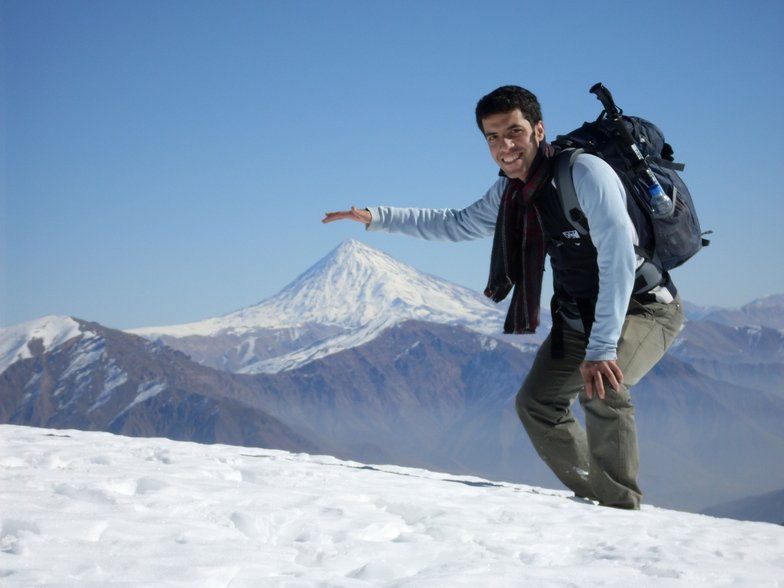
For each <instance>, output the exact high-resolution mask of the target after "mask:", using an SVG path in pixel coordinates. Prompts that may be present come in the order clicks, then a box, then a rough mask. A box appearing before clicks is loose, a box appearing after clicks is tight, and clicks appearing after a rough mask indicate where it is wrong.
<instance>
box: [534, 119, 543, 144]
mask: <svg viewBox="0 0 784 588" xmlns="http://www.w3.org/2000/svg"><path fill="white" fill-rule="evenodd" d="M534 133H535V135H536V140H537V142H540V141H542V140H544V121H543V120H540V121H539V122H538V123H536V125H534Z"/></svg>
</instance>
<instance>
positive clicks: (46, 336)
mask: <svg viewBox="0 0 784 588" xmlns="http://www.w3.org/2000/svg"><path fill="white" fill-rule="evenodd" d="M82 329H83V325H82V324H81V323H79V322H78V321H76V320H75V319H73V318H71V317H69V316H54V315H49V316H44V317H41V318H39V319H35V320H32V321H29V322H26V323H21V324H18V325H14V326H13V327H7V328H3V329H0V373H3V372H4V371H5V370H6V369H7V368H8V367H9V366H10V365H12V364H13V363H15V362H17V361H18V360H20V359H29V358H30V357H33V356H34V355H41V354H42V353H46V352H47V351H49V350H51V349H54V348H55V347H57V346H59V345H62V344H63V343H65V342H66V341H70V340H71V339H73V338H74V337H78V336H80V335H83V334H85V333H87V332H86V331H83V330H82ZM88 334H92V333H88Z"/></svg>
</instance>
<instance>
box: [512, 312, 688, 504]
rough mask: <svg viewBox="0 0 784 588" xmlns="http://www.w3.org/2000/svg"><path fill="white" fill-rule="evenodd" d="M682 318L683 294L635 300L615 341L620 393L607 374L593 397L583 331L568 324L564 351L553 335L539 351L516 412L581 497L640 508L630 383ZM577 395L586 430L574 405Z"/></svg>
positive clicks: (667, 343)
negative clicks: (667, 299)
mask: <svg viewBox="0 0 784 588" xmlns="http://www.w3.org/2000/svg"><path fill="white" fill-rule="evenodd" d="M682 323H683V308H682V307H681V304H680V298H676V300H675V301H674V302H671V303H670V304H661V303H657V302H654V303H647V304H644V305H643V304H641V303H639V302H637V301H634V300H633V301H632V302H631V304H630V305H629V310H628V312H627V314H626V320H625V322H624V325H623V331H622V334H621V338H620V340H619V341H618V360H617V364H618V367H619V368H620V369H621V371H622V372H623V376H624V382H623V384H622V385H621V387H620V390H619V391H618V392H615V391H613V390H612V388H610V385H609V383H608V382H607V381H606V380H605V383H604V388H605V392H606V398H605V399H604V400H602V399H600V398H599V397H598V396H597V395H596V394H594V397H593V399H591V400H589V399H588V397H587V396H586V395H585V386H584V385H583V380H582V376H581V375H580V370H579V366H580V363H582V361H583V358H584V356H585V347H586V341H585V336H584V335H583V334H582V333H579V332H577V331H574V330H572V329H570V328H569V327H567V326H564V352H565V353H564V357H563V358H562V359H553V358H552V357H551V355H550V336H548V337H547V339H546V340H545V342H544V343H543V344H542V347H541V349H540V350H539V352H538V354H537V356H536V360H535V361H534V364H533V366H532V367H531V371H530V373H529V374H528V376H527V377H526V379H525V382H523V385H522V387H521V388H520V392H519V393H518V394H517V403H516V407H517V414H518V415H519V417H520V420H521V421H522V423H523V426H524V427H525V429H526V432H527V433H528V436H529V437H530V438H531V442H532V443H533V444H534V447H535V448H536V451H537V452H538V453H539V456H540V457H541V458H542V459H543V460H544V461H545V463H546V464H547V465H548V466H549V467H550V469H552V470H553V472H554V473H555V475H556V476H558V478H559V479H560V480H561V482H563V483H564V484H565V485H566V487H567V488H569V489H571V490H572V491H573V492H574V493H575V494H576V495H577V496H582V497H585V498H591V499H594V500H598V501H599V503H600V504H603V505H605V506H614V507H617V508H629V509H637V508H639V507H640V498H641V496H642V491H641V490H640V488H639V486H638V485H637V473H638V472H639V468H640V461H639V452H638V447H637V427H636V425H635V422H634V406H632V403H631V394H630V388H631V387H632V386H634V385H635V384H636V383H637V382H639V381H640V379H642V377H643V376H644V375H645V374H646V373H648V371H649V370H650V369H651V368H652V367H653V366H654V365H656V362H658V361H659V360H660V359H661V358H662V356H663V355H664V353H665V352H666V351H667V349H668V348H669V346H670V345H671V344H672V342H673V341H674V340H675V336H676V335H677V334H678V331H679V330H680V327H681V324H682ZM578 395H579V398H580V403H581V405H582V407H583V410H584V411H585V430H584V429H583V428H582V427H581V426H580V424H579V423H578V422H577V420H576V419H575V418H574V415H573V414H572V412H571V410H569V406H570V405H571V404H572V402H573V401H574V399H575V397H577V396H578Z"/></svg>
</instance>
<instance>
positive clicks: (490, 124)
mask: <svg viewBox="0 0 784 588" xmlns="http://www.w3.org/2000/svg"><path fill="white" fill-rule="evenodd" d="M482 130H483V131H484V134H485V138H486V139H487V144H488V146H489V147H490V155H492V157H493V159H494V160H495V162H496V163H497V164H498V165H499V166H500V168H501V169H502V170H503V172H504V173H505V174H506V175H507V177H509V178H512V179H519V180H525V179H526V178H527V177H528V174H529V173H531V165H532V164H533V162H534V158H535V157H536V152H537V150H538V149H539V143H541V142H542V140H543V139H544V123H543V122H542V121H539V122H537V123H536V124H535V125H531V123H530V122H528V119H526V118H525V117H524V116H523V113H522V112H520V111H519V110H512V111H511V112H503V113H500V114H491V115H490V116H488V117H487V118H484V119H482Z"/></svg>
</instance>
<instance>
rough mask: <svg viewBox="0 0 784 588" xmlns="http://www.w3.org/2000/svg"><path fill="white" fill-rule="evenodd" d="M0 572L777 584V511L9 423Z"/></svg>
mask: <svg viewBox="0 0 784 588" xmlns="http://www.w3.org/2000/svg"><path fill="white" fill-rule="evenodd" d="M0 443H1V444H2V445H1V447H2V451H0V509H1V510H0V517H1V520H2V527H0V550H1V551H0V583H1V584H2V585H3V586H4V587H6V588H21V587H25V588H28V587H33V586H57V587H70V586H79V587H85V586H86V587H98V586H129V587H130V586H134V587H140V586H153V587H156V586H160V587H179V586H182V587H185V586H188V587H203V588H228V587H231V588H240V587H258V586H263V587H268V586H269V587H276V588H277V587H281V588H283V587H285V588H300V587H302V588H305V587H307V588H311V587H323V588H326V587H346V588H353V587H370V586H374V587H390V588H391V587H421V588H434V587H437V586H438V587H443V586H449V587H463V586H465V587H469V586H470V587H484V586H493V587H494V588H495V587H501V588H503V587H520V586H526V587H543V588H544V587H548V588H549V587H556V586H557V587H559V588H563V587H570V586H574V587H581V588H584V587H591V586H611V587H614V586H617V587H621V586H623V587H628V586H635V588H646V587H656V588H659V587H665V588H666V587H668V586H684V587H685V586H688V587H706V588H707V587H711V588H714V587H719V586H733V587H744V586H748V587H754V588H759V587H778V586H784V528H782V527H778V526H775V525H770V524H766V523H744V522H739V521H733V520H728V519H716V518H711V517H705V516H700V515H693V514H688V513H680V512H675V511H668V510H663V509H658V508H653V507H644V508H643V510H642V511H640V512H624V511H617V510H612V509H605V508H601V507H597V506H594V505H592V504H587V503H585V502H580V501H577V500H575V499H574V498H571V497H570V495H569V494H568V493H566V492H559V491H550V490H542V489H537V488H532V487H528V486H524V485H514V484H496V483H490V482H486V481H483V480H480V479H478V478H470V477H465V476H451V475H449V474H438V473H433V472H428V471H424V470H415V469H410V468H401V467H396V466H373V467H371V466H365V465H362V464H358V463H355V462H344V461H340V460H337V459H335V458H332V457H326V456H311V455H304V454H299V455H295V454H291V453H287V452H283V451H275V450H268V449H256V448H246V447H230V446H221V445H209V446H207V445H199V444H195V443H182V442H175V441H170V440H166V439H139V438H127V437H119V436H113V435H110V434H107V433H86V432H79V431H52V430H45V429H36V428H28V427H16V426H11V425H2V426H0Z"/></svg>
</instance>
